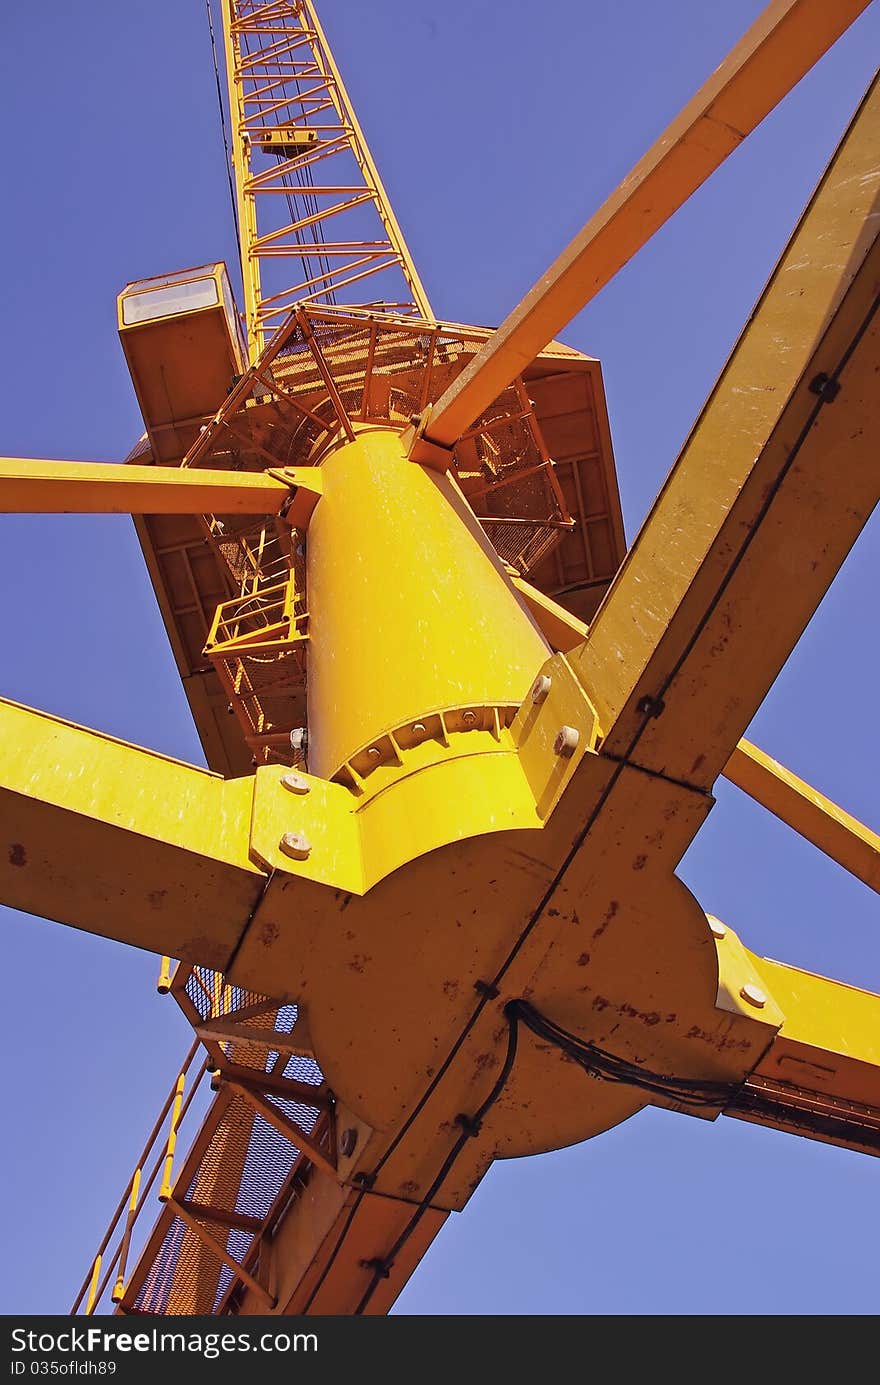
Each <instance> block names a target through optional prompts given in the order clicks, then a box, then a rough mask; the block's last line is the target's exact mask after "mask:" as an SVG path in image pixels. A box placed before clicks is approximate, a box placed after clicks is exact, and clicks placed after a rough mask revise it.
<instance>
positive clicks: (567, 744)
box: [553, 726, 581, 760]
mask: <svg viewBox="0 0 880 1385" xmlns="http://www.w3.org/2000/svg"><path fill="white" fill-rule="evenodd" d="M580 738H581V735H580V732H579V731H578V730H577V728H576V727H574V726H560V728H559V730H558V732H557V734H556V740H555V741H554V742H553V754H554V755H559V756H561V758H562V759H563V760H569V759H571V757H572V755H573V754H574V752H575V751H576V750H577V746H578V741H579V740H580Z"/></svg>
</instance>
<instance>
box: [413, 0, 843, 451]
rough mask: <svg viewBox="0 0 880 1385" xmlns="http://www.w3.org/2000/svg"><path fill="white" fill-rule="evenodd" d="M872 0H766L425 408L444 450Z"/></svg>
mask: <svg viewBox="0 0 880 1385" xmlns="http://www.w3.org/2000/svg"><path fill="white" fill-rule="evenodd" d="M868 3H869V0H835V3H834V4H828V2H827V0H774V2H773V3H771V4H769V5H768V6H767V8H766V9H765V10H764V11H763V12H762V13H761V15H759V17H758V19H757V20H756V21H755V23H754V24H753V25H752V27H751V28H750V29H749V30H748V32H747V33H746V34H745V35H744V36H743V38H742V39H741V40H740V42H739V43H738V44H737V45H736V47H735V48H733V49H732V51H731V52H730V53H729V54H728V56H727V57H726V58H725V60H724V62H723V63H722V64H721V65H720V67H718V68H717V69H716V71H715V72H714V73H713V74H712V76H711V77H710V78H709V80H708V81H707V82H706V83H705V84H704V85H703V86H702V87H701V88H700V90H699V91H698V92H697V94H696V96H694V97H693V99H692V100H691V101H690V102H689V103H688V104H687V106H685V108H684V109H683V110H682V111H681V113H680V114H679V115H678V116H677V117H676V119H675V120H674V121H673V122H672V124H671V125H670V126H669V127H668V129H666V130H665V131H664V132H663V134H662V135H661V136H660V138H659V139H658V140H657V141H656V143H655V144H654V145H653V146H652V148H651V149H650V150H649V151H648V153H647V154H646V155H645V156H644V158H643V159H641V161H640V162H639V163H638V164H636V166H635V168H634V169H633V170H632V171H631V172H630V173H629V174H628V176H627V177H626V178H625V179H624V180H623V182H622V183H621V184H620V186H619V187H618V188H617V189H616V190H615V191H614V192H613V193H612V194H611V196H610V197H609V198H608V200H607V201H606V202H605V203H604V204H603V206H602V207H600V209H599V211H598V212H596V214H595V215H594V216H593V217H591V218H590V220H589V221H588V222H587V224H586V225H585V226H584V228H583V230H582V231H580V232H579V233H578V235H577V236H575V238H574V240H573V241H572V242H571V243H570V244H569V245H568V246H567V247H566V249H565V250H564V251H563V252H562V254H561V255H560V256H559V258H558V259H557V260H556V261H555V262H554V263H553V264H552V265H551V266H550V268H549V269H548V270H547V272H546V273H545V274H543V275H542V276H541V278H540V279H539V280H538V281H537V283H536V284H535V286H534V288H532V289H531V291H530V292H529V293H528V294H527V295H526V297H525V298H524V299H523V300H522V302H521V303H520V304H519V305H518V306H517V307H516V308H514V310H513V312H512V313H510V314H509V316H508V317H507V318H506V319H505V321H504V322H503V323H502V324H501V326H500V327H499V328H498V330H497V331H496V332H495V333H494V334H493V336H491V337H490V338H489V340H488V341H487V343H486V345H485V346H484V347H482V349H481V350H480V351H479V352H478V354H477V355H476V356H475V357H474V359H473V361H471V362H470V363H469V364H468V365H467V366H466V367H465V369H464V370H463V371H462V372H461V374H460V375H459V376H458V377H457V378H456V380H455V381H454V383H453V384H452V385H450V387H449V389H448V390H447V391H446V393H445V394H444V395H442V396H441V398H440V399H439V400H438V401H437V403H436V404H435V405H434V407H433V409H432V410H431V413H430V416H429V417H428V420H427V425H426V430H425V432H426V443H427V444H428V446H426V447H425V448H424V449H423V453H424V455H423V454H422V453H420V451H419V444H418V443H416V447H415V450H414V451H413V456H414V457H415V458H416V459H417V460H419V461H425V462H431V463H432V464H433V465H437V464H438V456H437V453H436V452H434V453H431V451H430V446H429V444H434V445H435V447H443V448H450V447H452V446H453V444H454V443H455V442H456V441H457V440H458V438H459V437H460V436H461V434H462V433H463V432H464V431H465V430H466V429H467V428H468V427H469V426H470V424H471V423H473V421H474V419H475V418H477V417H478V416H479V415H480V414H481V413H482V412H483V410H484V409H486V408H487V407H488V406H489V404H490V403H491V402H492V400H493V399H495V398H497V396H498V395H499V394H500V393H501V392H502V390H503V389H505V387H506V386H507V385H509V384H510V381H511V380H513V379H514V377H515V376H516V375H518V374H519V373H520V372H521V371H522V370H523V369H524V368H525V367H526V366H527V365H528V364H529V363H530V362H531V361H532V360H534V358H535V356H536V355H537V354H538V352H539V351H540V350H541V349H542V348H543V347H544V346H546V345H547V343H548V342H549V341H550V340H551V338H553V337H554V336H555V335H556V334H557V332H559V331H561V329H562V328H563V327H564V326H565V325H566V323H568V322H570V321H571V319H572V318H573V317H574V316H575V314H576V313H578V312H580V310H581V308H583V307H584V306H585V304H586V303H588V302H589V301H590V299H591V298H593V297H594V296H595V295H596V294H597V293H598V292H599V290H600V289H601V288H603V287H604V286H605V284H607V283H608V282H609V280H610V279H612V278H613V277H614V275H615V274H616V273H617V271H618V270H619V269H621V268H622V267H623V265H625V264H626V263H627V261H628V260H630V259H631V258H632V257H633V255H635V254H636V252H637V251H638V250H640V249H641V247H642V246H643V245H644V244H645V243H646V242H647V241H648V240H649V239H650V238H651V236H652V235H653V234H654V232H655V231H657V230H658V229H659V227H660V226H662V225H663V223H664V222H665V221H667V220H668V219H669V217H670V216H672V214H673V213H674V212H675V211H677V210H678V208H679V207H681V206H682V205H683V203H684V202H686V201H687V199H688V198H689V197H690V196H691V194H692V193H694V192H695V191H696V190H697V188H699V187H700V186H701V184H702V183H704V182H705V180H706V179H707V178H708V177H709V175H710V174H711V173H712V172H714V170H715V169H716V168H718V167H719V165H720V164H722V163H723V162H724V160H725V159H726V158H727V157H728V155H729V154H731V153H732V152H733V150H734V149H736V148H737V147H738V145H739V144H741V143H742V141H743V139H744V138H745V137H746V136H747V135H748V134H749V133H750V132H751V131H752V130H754V129H755V127H756V126H757V125H759V124H760V122H761V121H762V120H763V119H764V117H765V116H766V115H767V114H768V113H769V112H770V111H771V110H772V109H773V108H774V106H776V105H777V104H778V102H779V101H781V100H782V98H783V97H784V96H785V95H786V93H787V92H789V91H790V90H791V89H792V87H793V86H795V85H796V84H797V83H798V82H799V81H800V79H801V78H802V77H803V76H804V75H805V73H807V72H809V70H810V68H811V67H812V66H813V65H814V63H816V62H817V61H818V60H819V58H821V57H822V55H823V54H824V53H825V52H826V51H827V50H828V49H829V48H830V47H831V45H832V44H833V43H834V42H835V41H836V40H837V39H838V38H839V37H840V35H841V34H842V33H844V32H845V30H846V29H847V28H848V27H849V26H850V24H851V23H852V22H853V20H855V19H856V18H857V17H858V15H860V14H861V12H862V10H864V9H866V8H867V5H868Z"/></svg>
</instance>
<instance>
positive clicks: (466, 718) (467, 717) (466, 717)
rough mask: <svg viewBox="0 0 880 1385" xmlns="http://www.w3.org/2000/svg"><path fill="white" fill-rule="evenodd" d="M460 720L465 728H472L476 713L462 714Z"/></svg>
mask: <svg viewBox="0 0 880 1385" xmlns="http://www.w3.org/2000/svg"><path fill="white" fill-rule="evenodd" d="M461 719H462V721H463V722H464V724H465V726H473V724H474V722H475V721H476V719H477V714H476V712H462V714H461Z"/></svg>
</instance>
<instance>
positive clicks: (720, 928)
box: [706, 914, 727, 938]
mask: <svg viewBox="0 0 880 1385" xmlns="http://www.w3.org/2000/svg"><path fill="white" fill-rule="evenodd" d="M706 918H707V919H708V922H709V932H710V933H711V934H712V937H713V938H726V937H727V928H726V926H725V925H724V924H723V923H722V922H721V920H720V919H716V917H715V915H714V914H707V915H706Z"/></svg>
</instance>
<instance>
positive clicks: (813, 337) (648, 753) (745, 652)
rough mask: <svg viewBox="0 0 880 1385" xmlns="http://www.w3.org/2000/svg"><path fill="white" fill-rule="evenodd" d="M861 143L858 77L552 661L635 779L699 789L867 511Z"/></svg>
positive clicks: (871, 465) (868, 370)
mask: <svg viewBox="0 0 880 1385" xmlns="http://www.w3.org/2000/svg"><path fill="white" fill-rule="evenodd" d="M878 144H880V85H878V83H877V82H875V83H874V86H873V87H872V89H871V90H870V92H869V93H868V95H867V96H866V97H865V100H864V101H863V103H862V105H861V107H860V109H859V111H858V113H857V115H856V117H855V119H854V121H853V123H852V125H851V126H850V129H849V131H848V132H847V135H846V136H845V138H844V140H843V142H842V143H841V146H840V148H839V149H838V152H837V154H836V155H835V158H834V160H833V161H832V163H831V165H830V167H829V169H828V171H827V172H826V174H825V176H824V178H823V179H822V182H821V183H820V185H819V188H818V191H817V193H816V194H815V196H814V198H813V200H812V201H811V203H810V205H809V207H808V208H807V211H806V212H805V214H804V216H803V218H802V221H801V223H800V225H799V226H798V228H797V230H796V232H795V234H794V236H793V238H792V240H791V242H790V243H789V246H788V247H787V249H786V251H785V253H784V254H783V256H782V259H781V260H780V263H779V265H778V266H777V268H776V270H775V272H774V274H773V276H772V278H771V280H770V282H769V284H768V287H767V289H766V290H765V292H764V295H763V297H762V298H761V300H760V302H759V303H758V306H757V307H756V309H755V311H754V314H753V316H752V318H751V320H750V321H749V323H748V325H747V327H746V329H745V331H744V333H743V335H742V337H741V338H740V341H739V342H738V344H737V346H736V348H735V349H734V352H733V354H732V356H731V358H730V360H729V362H728V364H727V366H726V367H725V370H724V372H723V373H722V376H721V378H720V380H719V382H718V384H717V386H716V387H715V390H714V391H713V393H712V395H711V396H710V398H709V401H708V403H707V404H706V406H705V408H704V410H703V413H702V414H701V416H700V418H699V419H698V420H697V423H696V424H695V426H694V428H693V431H692V433H691V435H690V437H689V439H688V440H687V442H686V444H685V447H684V449H683V451H682V453H681V456H680V457H679V459H678V462H677V463H676V465H675V467H674V469H673V471H672V472H671V474H670V476H669V478H668V479H667V481H666V483H665V485H664V487H663V489H662V491H661V493H660V495H659V496H658V498H657V500H656V502H655V504H654V506H653V508H652V510H651V512H650V514H649V516H648V519H647V520H646V522H645V525H644V527H643V529H642V531H641V533H640V534H639V536H638V537H637V539H636V541H635V543H634V544H633V546H632V548H631V549H630V551H629V554H628V555H627V557H626V559H625V561H624V563H623V566H622V567H621V570H620V572H619V573H618V575H617V577H616V579H615V581H614V583H613V585H612V587H611V589H610V591H609V593H608V596H607V597H606V600H605V602H604V603H603V605H602V608H601V610H600V611H599V612H598V613H597V616H596V618H595V620H594V621H593V623H592V625H591V626H590V631H589V635H588V636H587V638H586V640H585V641H584V642H583V644H582V645H581V647H580V648H579V649H578V650H574V651H572V652H571V653H570V655H569V658H570V659H571V661H572V664H573V666H574V667H575V668H576V669H577V670H578V672H579V674H580V676H581V677H582V678H583V681H584V685H585V687H586V688H587V691H588V695H589V696H590V698H591V700H592V701H593V704H594V706H595V707H596V710H597V712H598V715H599V721H600V725H601V727H602V729H603V731H604V732H605V739H604V742H603V751H604V753H606V754H611V755H615V756H620V757H623V758H625V759H626V760H627V761H629V762H631V763H637V764H639V765H641V766H642V767H643V768H645V769H647V770H649V771H650V772H654V773H662V774H667V775H669V776H670V777H673V778H677V779H681V780H683V781H685V782H686V783H689V784H693V785H695V786H699V787H703V788H708V787H710V786H711V784H712V783H713V782H714V780H715V779H716V777H717V775H718V774H719V773H720V772H721V771H722V770H723V768H724V766H725V764H726V763H727V761H728V760H729V758H730V756H731V754H732V753H733V750H734V748H735V746H736V743H737V741H738V740H739V738H740V737H741V736H742V734H743V732H744V730H745V729H746V726H747V725H748V723H749V722H750V721H751V718H752V716H753V715H754V713H755V711H756V710H757V708H758V706H759V705H760V703H761V701H762V700H763V698H764V696H765V694H766V693H767V691H768V689H769V688H770V686H771V685H772V683H773V680H774V679H775V677H776V675H777V674H778V672H779V670H780V668H781V667H782V665H783V664H784V662H785V660H786V659H787V658H788V655H789V654H790V653H791V650H792V649H793V647H794V645H795V644H796V642H797V640H798V639H799V637H800V635H801V633H802V631H803V629H804V627H805V626H806V624H807V622H808V621H809V619H810V618H811V616H812V615H813V613H814V611H815V609H816V607H817V605H818V603H819V601H820V600H821V598H822V596H823V595H824V593H825V591H826V590H827V588H828V586H829V585H830V583H831V581H832V579H833V577H834V576H835V574H836V572H837V571H838V568H839V567H840V565H841V563H842V562H843V560H844V558H845V557H846V555H847V553H848V552H849V549H850V548H851V546H852V544H853V543H854V542H855V539H856V538H857V536H858V534H859V532H860V531H861V529H862V527H863V525H864V523H865V521H866V519H867V517H868V515H869V514H870V513H871V510H872V509H873V507H874V505H875V504H876V501H877V497H878V492H880V471H878V468H877V465H876V458H877V452H878V448H880V398H878V394H877V385H876V381H877V370H878V366H880V338H878V320H877V318H876V316H875V314H876V310H877V303H878V301H880V300H878V291H880V242H878V236H880V220H878V218H877V216H876V200H877V194H878V188H880V169H878V166H877V157H876V151H877V147H878Z"/></svg>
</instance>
